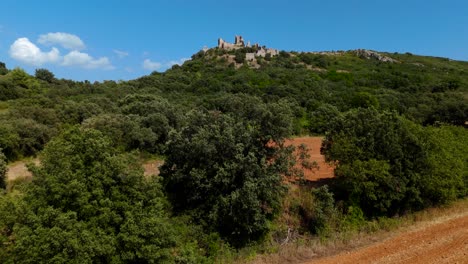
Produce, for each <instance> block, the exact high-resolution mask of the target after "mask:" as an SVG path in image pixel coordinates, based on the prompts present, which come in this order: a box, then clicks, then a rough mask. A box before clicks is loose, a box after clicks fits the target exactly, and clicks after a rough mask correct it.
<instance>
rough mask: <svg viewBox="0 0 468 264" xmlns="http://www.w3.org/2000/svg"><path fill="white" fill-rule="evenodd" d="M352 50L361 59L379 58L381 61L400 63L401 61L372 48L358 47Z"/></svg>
mask: <svg viewBox="0 0 468 264" xmlns="http://www.w3.org/2000/svg"><path fill="white" fill-rule="evenodd" d="M352 52H353V53H354V54H356V56H358V57H359V58H361V59H367V60H378V61H381V62H390V63H400V62H399V61H397V60H395V59H392V58H390V57H388V56H385V55H382V54H380V53H378V52H375V51H372V50H365V49H357V50H353V51H352Z"/></svg>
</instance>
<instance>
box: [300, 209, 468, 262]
mask: <svg viewBox="0 0 468 264" xmlns="http://www.w3.org/2000/svg"><path fill="white" fill-rule="evenodd" d="M330 263H343V264H346V263H350V264H351V263H353V264H354V263H380V264H386V263H408V264H409V263H415V264H419V263H420V264H423V263H424V264H426V263H428V264H431V263H434V264H435V263H460V264H461V263H468V213H465V214H462V215H457V216H455V217H449V218H443V219H438V220H437V221H433V222H431V223H429V224H427V225H424V226H422V227H421V228H419V229H417V230H413V231H407V232H404V233H400V234H398V235H396V236H393V237H391V238H389V239H387V240H384V241H382V242H379V243H375V244H372V245H369V246H366V247H363V248H358V249H355V250H351V251H347V252H343V253H340V254H338V255H335V256H331V257H327V258H323V259H317V260H314V261H309V262H306V263H305V264H330Z"/></svg>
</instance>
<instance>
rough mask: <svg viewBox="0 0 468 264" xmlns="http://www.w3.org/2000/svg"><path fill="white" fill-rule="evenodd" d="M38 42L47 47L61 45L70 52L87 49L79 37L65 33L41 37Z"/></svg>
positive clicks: (48, 34)
mask: <svg viewBox="0 0 468 264" xmlns="http://www.w3.org/2000/svg"><path fill="white" fill-rule="evenodd" d="M37 42H39V43H40V44H43V45H47V46H52V45H60V46H62V47H63V48H65V49H69V50H82V49H84V48H85V47H86V46H85V44H84V43H83V41H82V40H81V39H80V38H79V37H78V36H76V35H73V34H68V33H63V32H56V33H47V34H44V35H40V36H39V39H38V40H37Z"/></svg>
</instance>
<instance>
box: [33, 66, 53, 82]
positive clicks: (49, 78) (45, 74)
mask: <svg viewBox="0 0 468 264" xmlns="http://www.w3.org/2000/svg"><path fill="white" fill-rule="evenodd" d="M34 76H35V77H36V78H37V79H39V80H43V81H46V82H48V83H52V82H53V81H54V80H55V76H54V74H53V73H52V72H51V71H49V70H47V69H36V72H35V75H34Z"/></svg>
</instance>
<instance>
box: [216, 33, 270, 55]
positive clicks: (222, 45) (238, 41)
mask: <svg viewBox="0 0 468 264" xmlns="http://www.w3.org/2000/svg"><path fill="white" fill-rule="evenodd" d="M218 48H219V49H224V50H236V49H241V48H254V49H255V50H256V52H250V53H246V54H245V59H246V60H247V61H251V60H254V59H255V57H265V56H266V55H267V54H270V55H271V56H276V55H278V54H279V51H278V50H277V49H271V48H267V47H265V46H260V45H258V44H257V43H256V44H254V45H253V46H252V45H250V41H249V42H247V45H246V44H245V42H244V39H243V38H242V36H235V38H234V43H229V42H226V41H224V40H223V39H222V38H219V39H218Z"/></svg>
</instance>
